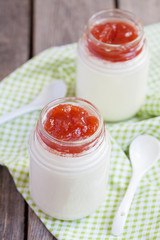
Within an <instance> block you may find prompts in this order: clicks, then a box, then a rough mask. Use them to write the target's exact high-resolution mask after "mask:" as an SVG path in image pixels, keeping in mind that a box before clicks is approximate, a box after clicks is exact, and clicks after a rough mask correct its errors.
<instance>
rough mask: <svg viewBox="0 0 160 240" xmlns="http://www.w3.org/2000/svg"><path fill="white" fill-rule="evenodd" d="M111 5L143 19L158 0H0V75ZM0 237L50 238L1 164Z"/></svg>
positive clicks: (69, 36)
mask: <svg viewBox="0 0 160 240" xmlns="http://www.w3.org/2000/svg"><path fill="white" fill-rule="evenodd" d="M113 7H119V8H123V9H128V10H130V11H132V12H134V13H135V14H136V15H137V16H139V17H140V18H141V20H142V22H143V23H144V24H152V23H154V22H158V21H160V14H159V12H160V1H158V0H152V1H151V0H134V1H131V0H46V1H44V0H30V1H29V0H21V1H20V0H12V1H11V0H10V1H9V0H1V1H0V79H3V78H4V77H5V76H7V75H8V74H9V73H11V72H12V71H13V70H15V69H16V68H17V67H19V66H20V65H22V64H23V63H25V62H26V61H27V60H28V59H29V58H31V57H32V56H34V55H36V54H37V53H39V52H41V51H42V50H44V49H46V48H48V47H51V46H56V45H57V46H58V45H63V44H67V43H72V42H76V41H77V40H78V39H79V37H80V35H81V33H82V30H83V26H84V24H85V23H86V21H87V19H88V18H89V17H90V16H91V15H92V14H93V13H94V12H96V11H98V10H101V9H105V8H113ZM0 239H6V240H10V239H15V240H23V239H38V240H41V239H45V240H48V239H55V238H54V237H53V236H52V235H51V234H50V233H49V232H48V231H47V229H46V228H45V227H44V226H43V224H42V223H41V222H40V220H39V219H38V217H37V216H36V215H35V214H34V213H33V211H32V210H31V209H30V207H28V205H27V204H26V202H25V201H24V199H23V198H22V196H21V195H20V194H19V193H18V191H17V190H16V187H15V185H14V183H13V180H12V178H11V176H10V174H9V172H8V170H7V169H6V168H5V167H2V166H0Z"/></svg>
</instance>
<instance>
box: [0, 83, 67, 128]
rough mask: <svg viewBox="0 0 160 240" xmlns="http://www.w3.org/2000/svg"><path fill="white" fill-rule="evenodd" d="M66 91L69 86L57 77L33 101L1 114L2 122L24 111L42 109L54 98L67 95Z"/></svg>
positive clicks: (0, 121) (0, 122)
mask: <svg viewBox="0 0 160 240" xmlns="http://www.w3.org/2000/svg"><path fill="white" fill-rule="evenodd" d="M66 92H67V86H66V84H65V83H64V81H62V80H57V79H55V80H54V81H53V82H51V83H49V84H48V85H46V86H45V87H44V88H43V90H42V91H41V92H40V94H39V95H38V96H37V97H36V98H35V99H34V100H33V101H32V102H31V103H29V104H28V105H25V106H23V107H21V108H19V109H15V110H14V111H12V112H9V113H6V114H5V115H3V116H1V117H0V124H3V123H5V122H6V121H9V120H11V119H13V118H15V117H18V116H20V115H22V114H24V113H27V112H32V111H35V110H40V109H42V108H43V107H44V106H45V105H46V104H47V103H49V102H51V101H52V100H54V99H56V98H60V97H64V96H65V95H66Z"/></svg>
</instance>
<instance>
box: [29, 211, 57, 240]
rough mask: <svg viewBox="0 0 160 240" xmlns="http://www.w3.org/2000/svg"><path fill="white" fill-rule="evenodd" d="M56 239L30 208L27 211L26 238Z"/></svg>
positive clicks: (33, 239)
mask: <svg viewBox="0 0 160 240" xmlns="http://www.w3.org/2000/svg"><path fill="white" fill-rule="evenodd" d="M37 239H40V240H51V239H52V240H56V238H55V237H53V236H52V235H51V233H50V232H49V231H48V230H47V229H46V228H45V227H44V225H43V223H42V222H41V221H40V220H39V218H38V217H37V216H36V215H35V213H34V212H33V211H32V209H31V208H29V212H28V240H37Z"/></svg>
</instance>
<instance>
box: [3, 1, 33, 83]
mask: <svg viewBox="0 0 160 240" xmlns="http://www.w3.org/2000/svg"><path fill="white" fill-rule="evenodd" d="M29 11H30V5H29V1H28V0H21V1H19V0H12V1H10V0H5V1H4V0H3V1H2V0H1V1H0V79H2V78H4V77H5V76H7V75H8V74H9V73H11V72H12V71H13V70H15V69H16V68H17V67H19V66H20V65H21V64H23V63H24V62H26V61H27V60H28V56H29V51H28V50H29V42H30V40H29V38H30V36H29V35H30V27H29Z"/></svg>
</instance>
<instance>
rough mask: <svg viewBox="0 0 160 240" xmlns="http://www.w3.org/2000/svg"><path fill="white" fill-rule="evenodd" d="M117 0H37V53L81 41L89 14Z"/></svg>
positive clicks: (35, 30) (35, 29) (111, 4)
mask: <svg viewBox="0 0 160 240" xmlns="http://www.w3.org/2000/svg"><path fill="white" fill-rule="evenodd" d="M114 6H115V5H114V0H108V1H106V0H98V1H93V0H87V1H86V0H78V1H76V0H69V1H66V0H46V1H45V4H44V1H43V0H35V5H34V9H35V11H34V44H33V52H34V54H37V53H39V52H40V51H42V50H44V49H46V48H48V47H51V46H55V45H57V46H59V45H63V44H67V43H72V42H77V41H78V39H79V37H80V36H81V34H82V31H83V28H84V25H85V24H86V22H87V20H88V18H89V17H90V16H91V15H92V14H93V13H95V12H97V11H99V10H102V9H105V8H110V7H114Z"/></svg>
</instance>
